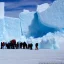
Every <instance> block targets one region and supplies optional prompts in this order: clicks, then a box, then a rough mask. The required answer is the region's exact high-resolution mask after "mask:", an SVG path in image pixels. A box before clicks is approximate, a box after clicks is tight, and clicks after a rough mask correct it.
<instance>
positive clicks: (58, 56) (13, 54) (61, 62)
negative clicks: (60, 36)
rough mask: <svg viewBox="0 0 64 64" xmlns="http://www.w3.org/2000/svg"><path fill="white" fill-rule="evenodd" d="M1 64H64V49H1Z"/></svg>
mask: <svg viewBox="0 0 64 64" xmlns="http://www.w3.org/2000/svg"><path fill="white" fill-rule="evenodd" d="M0 63H1V64H44V63H45V64H64V50H49V49H47V50H44V49H40V50H22V49H17V50H16V49H14V50H12V49H11V50H8V49H3V50H0Z"/></svg>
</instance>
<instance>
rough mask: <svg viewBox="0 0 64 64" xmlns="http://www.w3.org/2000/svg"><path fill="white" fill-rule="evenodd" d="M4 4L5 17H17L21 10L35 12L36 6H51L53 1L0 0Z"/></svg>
mask: <svg viewBox="0 0 64 64" xmlns="http://www.w3.org/2000/svg"><path fill="white" fill-rule="evenodd" d="M0 1H2V2H5V16H10V17H18V16H19V13H20V12H22V11H23V9H27V10H30V11H35V10H36V9H37V5H40V4H43V3H49V4H51V3H52V2H53V1H54V0H0Z"/></svg>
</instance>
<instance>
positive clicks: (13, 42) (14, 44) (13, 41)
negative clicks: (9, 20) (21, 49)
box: [10, 39, 16, 49]
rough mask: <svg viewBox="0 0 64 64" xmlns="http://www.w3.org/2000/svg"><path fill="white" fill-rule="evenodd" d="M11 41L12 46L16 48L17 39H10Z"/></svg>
mask: <svg viewBox="0 0 64 64" xmlns="http://www.w3.org/2000/svg"><path fill="white" fill-rule="evenodd" d="M10 43H11V48H12V49H15V47H16V40H15V39H13V40H11V41H10Z"/></svg>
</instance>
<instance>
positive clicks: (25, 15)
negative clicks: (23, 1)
mask: <svg viewBox="0 0 64 64" xmlns="http://www.w3.org/2000/svg"><path fill="white" fill-rule="evenodd" d="M34 13H35V12H29V11H27V10H24V11H23V12H21V13H20V15H19V18H20V21H21V26H22V33H23V35H25V36H27V33H28V31H29V28H28V27H29V26H30V24H31V23H32V20H33V18H34Z"/></svg>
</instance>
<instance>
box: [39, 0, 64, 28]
mask: <svg viewBox="0 0 64 64" xmlns="http://www.w3.org/2000/svg"><path fill="white" fill-rule="evenodd" d="M39 16H40V19H41V20H42V22H44V23H46V24H48V25H50V26H53V27H57V28H64V0H55V1H54V2H53V4H52V5H51V6H50V7H49V8H48V9H47V10H46V11H44V12H41V13H39Z"/></svg>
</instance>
